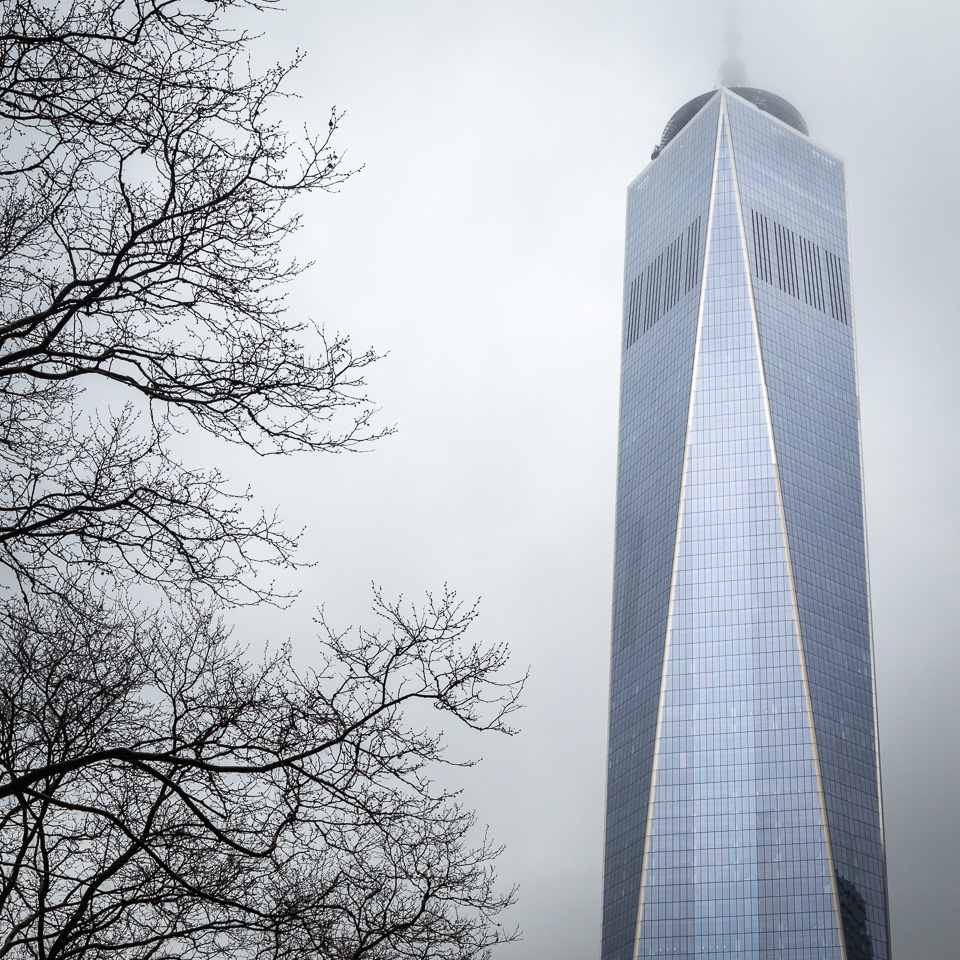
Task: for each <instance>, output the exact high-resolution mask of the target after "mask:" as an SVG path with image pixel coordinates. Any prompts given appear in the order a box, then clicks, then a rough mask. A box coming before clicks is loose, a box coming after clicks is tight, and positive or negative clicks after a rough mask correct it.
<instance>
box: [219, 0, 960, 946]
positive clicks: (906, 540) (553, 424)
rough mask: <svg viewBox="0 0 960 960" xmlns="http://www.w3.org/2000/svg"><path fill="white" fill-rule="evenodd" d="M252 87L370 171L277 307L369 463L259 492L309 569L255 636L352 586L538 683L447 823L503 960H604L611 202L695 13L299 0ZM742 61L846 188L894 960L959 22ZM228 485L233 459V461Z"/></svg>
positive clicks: (797, 24)
mask: <svg viewBox="0 0 960 960" xmlns="http://www.w3.org/2000/svg"><path fill="white" fill-rule="evenodd" d="M289 6H290V8H291V9H290V10H289V11H288V12H287V13H285V14H273V15H270V16H267V17H265V18H261V20H260V21H259V26H258V29H262V30H264V31H265V36H264V39H263V41H262V44H261V52H262V53H263V54H264V55H270V56H276V57H288V56H290V55H291V53H292V51H293V50H294V48H295V47H300V48H302V49H304V50H305V51H306V52H307V54H308V59H307V61H306V64H305V65H304V67H303V68H302V69H301V70H300V71H299V72H298V73H297V74H296V75H295V77H294V80H293V84H292V89H294V90H296V91H297V92H298V93H300V94H301V97H302V98H301V99H300V100H298V101H292V102H291V103H289V104H288V105H287V111H288V112H287V116H288V120H290V121H295V122H300V121H302V122H305V123H307V124H308V125H309V126H312V127H314V128H317V129H323V128H324V127H325V125H326V121H327V114H328V111H329V109H330V107H331V106H332V105H334V104H335V105H336V106H337V107H338V108H340V109H343V110H346V116H345V117H344V120H343V124H342V130H341V131H340V132H339V134H338V137H339V145H340V146H341V148H343V149H345V150H346V156H347V161H346V162H347V163H348V164H352V165H354V166H360V165H363V170H362V172H360V173H359V174H357V175H356V176H355V177H354V178H352V179H351V180H350V181H349V182H348V183H347V184H346V185H345V186H344V187H343V188H342V190H341V192H340V193H339V194H337V195H334V196H328V195H324V196H320V197H317V198H314V199H313V200H311V201H310V203H309V204H308V205H307V206H305V207H304V213H305V218H306V220H305V224H306V225H305V228H304V230H303V231H302V232H301V233H300V234H299V239H298V242H297V250H296V253H297V255H298V256H299V257H301V258H303V259H308V260H314V261H316V263H315V266H314V267H313V269H312V270H311V271H309V272H308V273H307V274H306V275H305V276H304V277H303V278H301V280H300V281H298V283H297V285H296V288H295V289H294V290H293V291H292V292H291V307H292V309H294V310H295V311H298V312H302V313H304V314H306V315H309V316H312V317H313V318H315V319H317V320H318V321H321V322H323V323H324V324H326V325H327V326H328V327H329V328H331V329H340V330H343V331H344V332H348V333H350V335H351V336H352V338H353V340H354V342H355V344H356V345H357V346H358V347H366V346H368V345H371V344H372V345H373V346H374V347H375V348H376V349H378V350H380V351H382V352H384V353H386V356H385V358H384V359H383V360H382V361H380V362H379V363H378V364H376V366H375V367H374V368H372V369H371V372H370V377H369V380H370V390H371V394H372V395H373V396H374V397H375V399H376V401H377V403H378V404H379V405H380V407H381V408H382V412H381V414H380V418H381V419H380V422H381V423H382V424H396V425H397V427H398V431H397V433H396V435H394V436H392V437H390V438H388V439H386V440H384V441H382V442H380V443H379V444H378V445H377V449H376V450H375V451H373V452H371V453H368V454H365V455H356V456H339V457H320V458H318V457H301V458H294V459H292V460H289V461H288V462H286V463H283V464H280V463H276V464H273V463H265V464H257V465H251V464H249V463H248V462H247V461H246V460H244V461H242V463H241V460H240V458H239V456H238V458H237V464H236V467H237V469H242V470H244V471H246V472H247V475H248V476H249V477H250V478H251V480H252V482H253V484H254V487H255V490H256V492H257V494H258V496H259V497H260V498H261V500H262V501H264V502H267V503H274V502H276V503H279V504H280V506H281V508H282V510H283V511H284V512H285V514H286V515H287V516H288V517H289V518H290V520H291V523H292V525H294V526H299V525H301V524H303V525H304V526H305V527H306V531H307V532H306V535H305V539H304V551H303V555H304V558H305V559H311V560H314V561H316V565H315V566H314V567H312V568H310V569H308V570H305V571H302V572H301V573H300V574H298V575H297V576H296V578H291V579H290V581H289V582H290V585H292V586H295V587H297V588H299V589H301V590H302V591H303V596H302V598H301V600H300V601H299V603H298V604H297V606H295V607H294V608H293V609H292V610H291V611H289V612H288V613H286V614H284V615H282V616H278V615H277V614H276V613H273V612H268V611H255V612H251V613H249V614H245V615H244V618H243V620H242V621H241V623H240V624H239V625H238V628H239V630H240V631H241V632H242V633H244V634H247V635H249V636H260V635H263V634H269V635H271V636H273V637H274V638H277V639H279V638H282V637H286V636H288V635H289V636H292V637H294V638H295V641H296V643H297V648H298V650H299V651H300V653H301V655H302V656H303V657H304V658H305V659H307V660H308V659H309V657H310V649H311V648H310V644H309V642H307V641H306V640H305V639H303V638H304V636H306V635H308V634H309V632H310V616H311V613H312V610H313V607H314V606H315V605H316V604H317V603H321V602H323V603H325V604H326V610H327V613H328V615H329V616H330V618H331V619H332V620H333V621H334V622H339V623H344V624H347V623H352V622H357V621H359V620H361V619H362V618H363V616H364V610H365V608H366V607H367V606H368V600H369V585H370V582H371V581H374V582H376V583H378V584H380V585H381V586H382V587H383V588H384V590H385V591H386V592H387V593H388V594H396V593H400V592H403V593H405V594H406V595H408V596H410V597H411V598H414V597H416V596H418V595H421V594H422V593H423V592H424V591H425V590H428V589H437V588H439V587H440V586H441V585H442V584H443V583H444V582H449V583H450V584H451V585H452V586H453V587H455V588H456V589H457V590H458V591H460V593H461V594H462V595H463V596H464V597H474V596H482V605H481V609H482V617H481V621H480V623H479V625H478V627H477V628H476V639H478V640H482V639H488V640H490V639H500V638H503V639H506V640H508V641H509V642H510V644H511V645H512V648H513V651H514V658H515V663H516V665H517V671H518V672H521V671H522V670H523V669H525V668H526V666H527V665H529V666H530V669H531V680H530V683H529V687H528V691H527V694H526V696H525V703H526V709H525V710H524V711H523V712H522V714H520V716H519V724H520V726H522V728H523V732H522V734H521V735H520V736H518V737H516V738H513V739H505V738H495V737H490V738H483V737H481V738H479V739H477V738H461V737H460V736H459V735H458V736H456V738H455V740H454V744H453V748H454V750H455V751H456V752H457V753H458V754H461V755H466V754H476V755H483V757H484V761H483V763H482V764H480V765H479V766H478V767H476V768H475V769H472V770H469V771H464V772H462V773H461V774H458V782H460V783H462V785H463V787H464V790H465V802H466V803H468V804H469V805H470V806H472V807H475V808H476V809H477V811H478V813H479V816H480V819H481V821H482V822H483V823H485V824H489V825H490V829H491V833H492V835H493V836H494V837H495V838H496V839H497V840H498V841H500V842H502V843H504V844H505V845H506V852H505V853H504V855H503V857H502V860H501V871H500V872H501V876H502V879H503V881H504V884H505V885H510V884H513V883H516V884H518V885H519V887H520V899H519V902H518V905H517V906H516V908H515V909H514V910H513V911H512V915H511V917H510V918H509V919H510V920H512V921H513V922H515V923H517V924H519V925H520V926H521V927H522V928H523V930H524V940H523V942H522V943H520V944H518V945H515V946H513V947H508V948H506V949H504V950H503V951H502V954H501V955H502V956H503V957H505V958H507V957H509V958H513V960H535V958H537V960H539V958H547V957H549V958H551V960H582V958H590V957H596V956H597V955H598V951H599V924H600V881H601V858H602V850H601V844H602V827H603V801H604V785H603V779H604V769H605V760H606V758H605V750H606V710H607V690H606V687H607V671H608V645H609V620H610V597H611V574H612V558H613V506H614V483H615V469H616V421H617V403H618V398H617V388H618V369H619V344H620V309H621V296H622V292H621V291H622V262H623V261H622V256H623V249H622V248H623V224H624V197H625V188H626V185H627V184H628V182H629V181H630V180H631V179H632V178H633V177H635V176H636V174H637V173H638V172H639V171H640V170H641V169H642V168H643V166H644V165H645V164H646V163H647V162H648V158H649V155H650V151H651V149H652V147H653V145H654V143H655V142H656V141H657V140H658V139H659V136H660V133H661V130H662V128H663V126H664V124H665V123H666V121H667V120H668V119H669V117H670V115H671V114H672V113H673V111H674V110H676V109H677V108H678V107H679V106H680V105H681V104H682V103H684V102H685V101H687V100H688V99H690V98H691V97H693V96H696V95H697V94H699V93H702V92H704V91H705V90H709V89H711V88H712V87H713V86H714V83H715V81H716V76H717V70H718V67H719V65H720V63H721V61H722V60H723V59H724V56H725V54H726V45H725V42H724V34H725V32H726V22H725V19H726V18H725V10H724V8H723V6H722V5H721V4H714V3H707V2H700V0H698V2H692V0H673V2H672V3H669V4H668V3H663V2H660V3H647V2H613V0H593V2H590V3H587V2H563V0H550V2H546V0H484V2H479V0H475V2H466V0H435V2H427V0H403V2H397V0H351V2H349V3H344V2H339V3H332V2H328V0H301V2H299V3H294V2H291V3H290V4H289ZM739 21H740V22H739V32H740V36H741V40H740V45H739V55H740V57H741V58H742V60H743V61H744V63H745V65H746V69H747V72H748V75H749V78H750V81H751V83H752V84H754V85H755V86H759V87H763V88H765V89H768V90H771V91H773V92H775V93H778V94H780V95H781V96H784V97H786V98H787V99H788V100H790V101H791V102H792V103H793V104H794V105H795V106H796V107H797V108H798V109H799V110H800V112H801V113H802V114H803V115H804V117H805V119H806V121H807V123H808V125H809V128H810V131H811V136H812V137H813V139H815V140H816V141H818V142H821V143H823V144H824V145H825V146H827V147H828V148H829V149H831V150H833V151H835V152H837V153H839V154H840V155H841V156H843V157H844V158H845V160H846V163H847V182H848V196H849V220H850V234H851V246H852V256H853V266H852V271H853V289H854V299H855V311H856V322H857V336H858V343H859V368H860V383H861V416H862V424H863V447H864V463H865V476H866V496H867V518H868V531H869V538H870V562H871V576H872V588H873V613H874V627H875V645H876V670H877V678H878V687H879V716H880V735H881V758H882V770H883V788H884V805H885V816H886V834H887V852H888V870H889V883H890V899H891V923H892V936H893V951H894V956H895V957H898V958H911V957H916V958H923V960H953V958H955V957H956V952H957V951H956V946H955V945H956V944H957V943H958V942H960V910H958V909H957V906H956V902H957V892H958V880H957V878H958V876H960V823H958V820H960V817H958V802H957V797H958V792H960V791H958V787H960V783H958V770H960V747H958V735H957V734H958V716H960V698H958V696H957V690H958V685H960V655H958V646H960V644H958V639H960V638H958V627H957V602H956V596H957V591H956V589H955V584H956V583H957V581H958V578H960V563H958V549H957V544H958V542H960V529H958V526H960V525H958V511H957V509H956V505H955V501H956V492H955V491H956V486H957V480H956V478H957V475H958V470H960V453H958V431H957V428H956V419H957V411H958V400H960V375H958V371H957V358H958V356H960V316H958V313H960V310H958V304H960V279H958V277H960V271H958V269H957V264H958V263H960V240H958V233H960V231H958V229H957V222H958V219H960V176H958V157H960V109H958V107H960V102H958V95H957V91H958V89H960V58H958V57H957V55H956V51H957V50H958V49H960V11H958V8H957V7H956V6H955V5H952V4H946V3H935V2H932V0H920V2H916V3H914V4H912V5H911V6H910V7H909V9H908V8H907V7H906V6H905V5H903V4H897V5H894V4H892V3H889V2H883V0H873V2H871V3H866V2H863V0H857V2H840V3H838V2H826V0H808V2H801V3H791V4H781V3H771V2H766V3H760V2H758V0H756V2H751V3H747V2H741V4H740V12H739ZM225 456H233V455H232V454H230V455H225Z"/></svg>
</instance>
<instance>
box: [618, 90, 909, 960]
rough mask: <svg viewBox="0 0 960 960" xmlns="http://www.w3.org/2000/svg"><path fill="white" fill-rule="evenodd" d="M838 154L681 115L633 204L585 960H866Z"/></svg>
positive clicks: (874, 912)
mask: <svg viewBox="0 0 960 960" xmlns="http://www.w3.org/2000/svg"><path fill="white" fill-rule="evenodd" d="M849 276H850V271H849V257H848V247H847V224H846V200H845V192H844V172H843V164H842V162H841V161H840V160H839V159H838V158H837V157H836V156H835V155H833V154H832V153H830V152H829V151H828V150H826V149H824V148H823V147H821V146H819V145H818V144H816V143H814V142H813V141H812V140H811V139H809V137H808V136H807V128H806V125H805V124H804V121H803V118H802V117H801V116H800V114H799V113H798V112H797V111H796V110H795V109H794V108H793V107H792V106H791V105H790V104H789V103H787V102H786V101H785V100H783V99H782V98H780V97H777V96H775V95H773V94H771V93H767V92H765V91H762V90H758V89H755V88H751V87H744V86H735V87H733V88H726V87H724V88H721V89H720V90H716V91H712V92H710V93H706V94H703V95H702V96H700V97H697V98H696V99H694V100H691V101H690V102H689V103H687V104H686V105H684V106H683V107H681V109H680V110H678V111H677V113H676V114H675V115H674V116H673V118H672V119H671V120H670V122H669V123H668V125H667V127H666V130H665V131H664V135H663V139H662V141H661V143H660V145H659V146H658V148H657V149H656V150H655V151H654V158H653V160H652V162H651V163H650V165H649V166H648V167H647V168H646V169H645V170H644V171H643V172H642V173H641V174H640V176H639V177H638V178H637V179H636V180H635V181H634V182H633V183H632V184H631V185H630V187H629V191H628V212H627V246H626V269H625V282H624V313H623V357H622V380H621V409H620V447H619V467H618V492H617V521H616V523H617V526H616V560H615V581H614V604H613V648H612V667H611V693H610V744H609V762H608V780H607V819H606V850H605V867H604V904H603V946H602V960H634V958H639V960H643V958H649V957H662V956H673V957H679V958H693V957H697V958H700V957H713V956H730V957H737V958H738V960H774V958H776V960H888V958H889V955H890V954H889V936H888V922H887V905H886V873H885V863H884V849H883V830H882V813H881V804H880V782H879V764H878V752H877V731H876V717H875V702H874V701H875V697H874V678H873V655H872V646H871V628H870V607H869V594H868V585H867V557H866V540H865V532H864V518H863V499H862V490H861V470H860V435H859V407H858V401H857V383H856V364H855V356H854V341H853V323H852V321H853V310H852V302H851V294H850V284H849Z"/></svg>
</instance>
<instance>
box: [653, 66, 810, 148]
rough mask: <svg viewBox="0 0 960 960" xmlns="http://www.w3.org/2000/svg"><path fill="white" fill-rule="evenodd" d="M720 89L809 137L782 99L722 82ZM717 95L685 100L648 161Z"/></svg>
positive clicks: (796, 114) (801, 121) (793, 109)
mask: <svg viewBox="0 0 960 960" xmlns="http://www.w3.org/2000/svg"><path fill="white" fill-rule="evenodd" d="M722 86H723V87H724V88H726V89H728V90H730V92H731V93H735V94H736V95H737V96H738V97H742V98H743V99H744V100H746V101H747V102H748V103H752V104H753V105H754V106H755V107H757V108H759V109H760V110H763V111H764V112H765V113H769V114H770V115H771V116H773V117H776V118H777V119H778V120H782V121H783V122H784V123H786V124H788V125H789V126H791V127H793V129H794V130H796V131H798V132H799V133H802V134H803V135H804V136H809V133H810V132H809V130H808V129H807V124H806V121H805V120H804V119H803V117H802V116H801V114H800V111H799V110H797V108H796V107H795V106H794V105H793V104H792V103H790V102H789V101H787V100H784V99H783V97H778V96H777V95H776V94H775V93H770V91H769V90H761V89H759V87H747V86H739V85H737V86H732V87H728V86H727V84H726V83H725V82H724V83H723V84H722ZM716 95H717V91H716V90H708V91H707V92H706V93H701V94H700V96H699V97H694V98H693V99H692V100H688V101H687V102H686V103H685V104H684V105H683V106H682V107H681V108H680V109H679V110H678V111H677V112H676V113H675V114H674V115H673V116H672V117H671V118H670V120H669V122H668V123H667V125H666V127H664V130H663V136H662V137H661V138H660V142H659V143H658V144H657V145H656V146H655V147H654V148H653V154H652V156H651V158H650V159H651V160H656V159H657V157H659V156H660V151H661V150H662V149H663V148H664V147H665V146H666V145H667V144H668V143H669V142H670V141H671V140H672V139H673V138H674V137H675V136H676V135H677V134H678V133H679V132H680V131H681V130H682V129H683V128H684V127H685V126H686V125H687V124H688V123H689V122H690V121H691V120H692V119H693V118H694V117H695V116H696V115H697V114H698V113H699V112H700V111H701V110H702V109H703V108H704V107H705V106H706V105H707V103H709V102H710V100H712V99H713V98H714V97H715V96H716Z"/></svg>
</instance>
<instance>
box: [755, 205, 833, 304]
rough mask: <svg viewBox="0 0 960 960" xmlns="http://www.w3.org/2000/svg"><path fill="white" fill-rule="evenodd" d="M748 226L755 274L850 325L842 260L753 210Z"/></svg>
mask: <svg viewBox="0 0 960 960" xmlns="http://www.w3.org/2000/svg"><path fill="white" fill-rule="evenodd" d="M750 223H751V226H752V227H753V231H752V232H753V269H754V273H755V275H756V276H757V277H758V278H759V279H760V280H763V281H765V282H766V283H770V284H773V285H775V286H777V287H779V288H780V289H781V290H782V291H783V292H784V293H789V294H790V296H791V297H796V298H797V299H798V300H804V301H805V302H806V303H808V304H810V306H811V307H813V308H815V309H816V310H820V311H821V312H822V313H829V314H830V316H832V317H833V318H834V319H835V320H839V321H840V322H841V323H849V322H850V313H849V310H848V309H847V295H846V292H845V289H844V283H843V261H841V259H840V258H839V257H837V256H835V255H834V254H832V253H830V252H829V251H827V250H824V249H822V248H821V247H818V246H817V244H815V243H814V242H813V241H812V240H807V239H806V238H805V237H801V236H800V235H799V234H797V233H794V232H793V231H792V230H790V229H788V228H787V227H784V226H782V225H781V224H779V223H777V222H776V221H775V220H771V219H770V217H766V216H764V215H763V214H762V213H758V212H757V211H756V210H752V211H751V212H750Z"/></svg>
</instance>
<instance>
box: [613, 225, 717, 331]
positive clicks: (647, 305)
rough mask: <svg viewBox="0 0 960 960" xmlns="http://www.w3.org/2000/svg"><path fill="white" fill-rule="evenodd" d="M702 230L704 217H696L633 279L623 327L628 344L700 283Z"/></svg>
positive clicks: (628, 292) (628, 290) (628, 291)
mask: <svg viewBox="0 0 960 960" xmlns="http://www.w3.org/2000/svg"><path fill="white" fill-rule="evenodd" d="M702 233H703V231H702V228H701V218H700V217H697V219H696V220H694V221H693V223H691V224H690V226H689V227H687V229H686V231H685V232H684V233H681V234H680V236H678V237H677V238H676V239H675V240H674V241H673V242H672V243H671V244H670V245H669V246H668V247H667V248H666V249H665V250H664V251H663V252H662V253H661V254H660V255H659V256H658V257H656V259H654V260H651V261H650V263H648V264H647V266H646V267H644V269H642V270H641V271H640V273H639V274H638V275H637V276H636V277H634V278H633V280H631V281H630V285H629V287H628V288H627V304H626V326H625V329H624V339H625V341H626V344H625V345H626V346H627V347H630V346H632V345H633V343H634V342H635V341H636V339H637V337H639V336H640V334H641V333H646V331H647V330H649V329H650V328H651V327H652V326H653V325H654V324H655V323H656V322H657V321H658V320H659V319H660V318H661V317H662V316H663V315H664V314H665V313H666V312H667V311H668V310H671V309H672V308H673V307H675V306H676V305H677V304H678V303H679V302H680V300H681V299H682V298H683V297H684V296H685V295H686V294H688V293H689V292H690V291H691V290H693V289H694V288H695V287H698V286H699V285H700V277H701V274H702V271H703V250H702V247H701V243H702V239H703V237H702Z"/></svg>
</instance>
